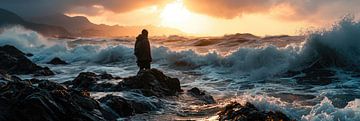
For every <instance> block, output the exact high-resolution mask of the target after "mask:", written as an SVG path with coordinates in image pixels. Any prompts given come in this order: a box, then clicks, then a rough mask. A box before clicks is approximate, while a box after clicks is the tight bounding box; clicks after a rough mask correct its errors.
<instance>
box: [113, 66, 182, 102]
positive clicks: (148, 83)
mask: <svg viewBox="0 0 360 121" xmlns="http://www.w3.org/2000/svg"><path fill="white" fill-rule="evenodd" d="M114 90H137V91H140V92H141V93H142V94H144V95H145V96H157V97H163V96H175V95H177V94H178V93H179V92H182V90H181V87H180V81H179V79H177V78H171V77H168V76H166V75H164V73H162V72H161V71H159V70H157V69H149V70H142V71H140V72H139V73H138V74H137V75H136V76H133V77H128V78H125V79H124V80H123V81H121V82H120V83H119V84H118V85H117V87H116V89H114Z"/></svg>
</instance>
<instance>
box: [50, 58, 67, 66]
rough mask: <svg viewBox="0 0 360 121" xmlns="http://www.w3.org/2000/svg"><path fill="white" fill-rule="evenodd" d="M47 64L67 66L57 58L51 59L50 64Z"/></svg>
mask: <svg viewBox="0 0 360 121" xmlns="http://www.w3.org/2000/svg"><path fill="white" fill-rule="evenodd" d="M47 64H52V65H65V64H68V63H67V62H65V61H63V60H61V59H60V58H58V57H55V58H53V59H52V60H51V61H50V62H48V63H47Z"/></svg>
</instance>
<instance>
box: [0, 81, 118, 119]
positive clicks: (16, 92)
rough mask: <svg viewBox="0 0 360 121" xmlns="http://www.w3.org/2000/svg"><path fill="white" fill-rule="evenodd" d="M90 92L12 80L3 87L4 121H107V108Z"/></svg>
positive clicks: (0, 93) (0, 114) (0, 115)
mask: <svg viewBox="0 0 360 121" xmlns="http://www.w3.org/2000/svg"><path fill="white" fill-rule="evenodd" d="M89 95H90V94H89V93H88V92H84V91H77V90H73V89H68V88H67V87H65V86H64V85H62V84H58V83H56V82H51V81H45V80H43V81H41V82H39V83H38V86H33V85H32V84H31V82H30V81H25V80H12V79H10V80H8V83H7V84H6V86H4V87H1V88H0V109H1V111H0V119H1V120H11V121H30V120H32V121H62V120H66V121H104V120H113V119H108V118H106V117H104V115H105V114H104V112H102V111H103V110H104V109H102V108H101V106H100V104H99V103H98V101H96V100H94V99H92V98H91V97H90V96H89Z"/></svg>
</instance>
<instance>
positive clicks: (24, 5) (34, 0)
mask: <svg viewBox="0 0 360 121" xmlns="http://www.w3.org/2000/svg"><path fill="white" fill-rule="evenodd" d="M167 2H169V0H1V1H0V8H4V9H7V10H10V11H13V12H15V13H17V14H19V15H21V16H42V15H51V14H55V13H66V12H81V13H83V14H89V15H94V14H97V12H98V9H99V8H97V7H94V5H98V6H103V8H104V9H106V10H110V11H113V12H117V13H121V12H127V11H131V10H134V9H138V8H141V7H145V6H150V5H163V4H165V3H167Z"/></svg>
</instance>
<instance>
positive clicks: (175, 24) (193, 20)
mask: <svg viewBox="0 0 360 121" xmlns="http://www.w3.org/2000/svg"><path fill="white" fill-rule="evenodd" d="M194 1H195V0H194ZM194 1H189V0H187V1H186V0H166V2H161V3H162V4H148V5H144V6H141V7H139V8H136V9H131V10H128V11H125V12H116V11H114V10H109V9H106V7H104V6H103V5H92V6H91V8H92V9H96V14H85V13H81V12H78V11H75V12H74V11H68V12H66V14H67V15H69V16H77V15H82V16H86V17H87V18H88V19H89V20H90V21H91V22H93V23H97V24H108V25H116V24H118V25H124V26H137V25H155V26H163V27H172V28H176V29H179V30H181V31H183V32H186V33H189V34H190V35H202V36H204V35H205V36H218V35H224V34H233V33H252V34H255V35H260V36H265V35H279V34H289V35H296V34H299V33H301V31H304V30H306V29H308V28H310V27H322V26H328V25H330V24H331V23H333V22H334V21H335V20H337V19H339V18H341V16H343V15H344V14H345V13H346V12H347V11H346V10H345V11H344V12H341V13H336V14H335V13H334V15H326V14H327V13H331V12H332V10H329V9H331V8H332V7H333V6H334V3H332V4H330V3H327V6H326V7H328V8H326V7H322V6H318V7H317V8H315V7H312V6H310V7H308V5H307V3H303V4H304V5H302V6H297V4H300V3H296V2H294V3H292V2H280V3H276V4H275V3H266V2H263V1H264V0H253V1H251V0H243V1H241V0H240V1H241V2H243V3H241V4H239V3H231V2H233V1H234V0H225V1H229V2H228V3H226V2H223V3H216V2H214V3H211V4H210V3H208V4H205V5H203V4H199V3H196V2H202V0H197V1H196V2H194ZM270 1H271V0H270ZM320 1H321V0H320ZM330 1H331V0H330ZM256 2H259V3H256ZM335 2H336V1H335ZM233 4H236V5H237V6H235V5H233ZM304 7H308V8H304ZM338 8H341V7H338ZM307 9H314V11H307ZM73 10H76V9H73ZM356 10H357V9H356Z"/></svg>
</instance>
